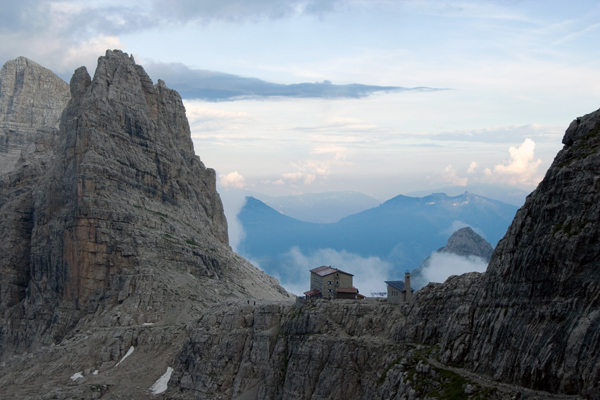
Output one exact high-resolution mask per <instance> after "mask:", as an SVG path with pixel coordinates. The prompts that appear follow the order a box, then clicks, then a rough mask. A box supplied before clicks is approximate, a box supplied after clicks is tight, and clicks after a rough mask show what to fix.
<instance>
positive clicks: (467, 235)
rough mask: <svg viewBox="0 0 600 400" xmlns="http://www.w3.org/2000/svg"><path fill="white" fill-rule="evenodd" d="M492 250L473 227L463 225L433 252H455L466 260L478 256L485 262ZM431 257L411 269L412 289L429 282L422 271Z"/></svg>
mask: <svg viewBox="0 0 600 400" xmlns="http://www.w3.org/2000/svg"><path fill="white" fill-rule="evenodd" d="M493 250H494V249H493V248H492V245H491V244H489V243H488V242H487V241H486V240H485V239H484V238H482V237H481V236H479V235H478V234H477V233H475V231H474V230H473V229H471V228H469V227H465V228H461V229H459V230H457V231H456V232H454V233H453V234H452V235H450V237H449V238H448V244H447V245H446V246H444V247H441V248H439V249H438V250H437V251H435V252H434V253H433V254H436V253H438V254H439V253H447V254H456V255H457V256H461V257H466V258H467V261H468V262H470V261H473V260H474V259H473V257H479V258H480V259H481V260H482V261H483V262H486V263H487V262H489V261H490V257H491V256H492V251H493ZM431 257H432V256H429V257H427V258H426V259H425V260H424V261H423V262H422V263H421V265H419V267H418V268H415V269H414V270H412V271H411V285H412V287H413V289H416V290H418V289H421V288H422V287H423V286H425V285H427V284H428V283H429V281H428V280H427V277H426V276H425V274H424V271H425V270H426V269H427V268H429V267H430V265H431Z"/></svg>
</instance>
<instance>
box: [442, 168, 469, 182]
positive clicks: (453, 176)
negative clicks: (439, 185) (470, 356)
mask: <svg viewBox="0 0 600 400" xmlns="http://www.w3.org/2000/svg"><path fill="white" fill-rule="evenodd" d="M438 175H439V177H440V179H441V180H442V181H444V182H449V183H450V184H451V185H453V186H467V182H468V180H469V178H461V177H460V176H458V174H457V173H456V170H455V169H454V168H452V165H448V166H447V167H446V168H444V169H443V170H442V171H441V172H439V173H438Z"/></svg>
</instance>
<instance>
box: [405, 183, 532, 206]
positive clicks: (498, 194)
mask: <svg viewBox="0 0 600 400" xmlns="http://www.w3.org/2000/svg"><path fill="white" fill-rule="evenodd" d="M531 190H533V189H531ZM531 190H523V189H519V188H516V187H514V186H508V185H489V184H479V185H468V186H446V187H443V188H439V189H436V190H434V191H432V190H420V191H417V192H410V193H406V195H407V196H412V197H423V196H427V195H429V194H431V193H446V194H447V195H448V196H458V195H459V194H462V193H465V192H469V193H473V194H476V195H478V196H481V197H487V198H490V199H495V200H498V201H501V202H503V203H507V204H512V205H513V206H517V207H521V206H522V205H523V204H525V199H526V198H527V196H528V195H529V193H531Z"/></svg>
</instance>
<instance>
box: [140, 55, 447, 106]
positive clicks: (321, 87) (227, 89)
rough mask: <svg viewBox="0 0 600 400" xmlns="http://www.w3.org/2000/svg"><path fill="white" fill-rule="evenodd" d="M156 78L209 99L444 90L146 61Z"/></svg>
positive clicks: (193, 96)
mask: <svg viewBox="0 0 600 400" xmlns="http://www.w3.org/2000/svg"><path fill="white" fill-rule="evenodd" d="M144 68H145V69H146V71H147V72H148V74H149V75H150V76H151V77H152V78H153V79H162V80H164V81H165V82H166V83H167V86H169V87H171V88H173V89H175V90H177V91H178V92H179V94H180V95H181V97H183V98H185V99H202V100H209V101H225V100H239V99H244V98H249V97H277V96H281V97H295V98H361V97H366V96H368V95H370V94H372V93H375V92H391V91H405V90H413V91H415V90H416V91H432V90H444V89H434V88H426V87H418V88H404V87H399V86H373V85H361V84H356V83H354V84H349V85H334V84H332V83H331V82H329V81H323V82H316V83H296V84H289V85H285V84H280V83H272V82H267V81H263V80H261V79H257V78H247V77H243V76H239V75H232V74H226V73H222V72H215V71H207V70H200V69H191V68H188V67H187V66H185V65H184V64H181V63H147V64H146V65H145V67H144Z"/></svg>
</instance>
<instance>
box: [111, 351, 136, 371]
mask: <svg viewBox="0 0 600 400" xmlns="http://www.w3.org/2000/svg"><path fill="white" fill-rule="evenodd" d="M133 350H134V348H133V346H131V347H130V348H129V350H127V353H125V355H124V356H123V358H121V361H119V362H118V363H117V365H115V368H116V367H118V366H119V364H121V363H122V362H123V361H125V359H126V358H127V357H129V356H130V355H131V354H132V353H133Z"/></svg>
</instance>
